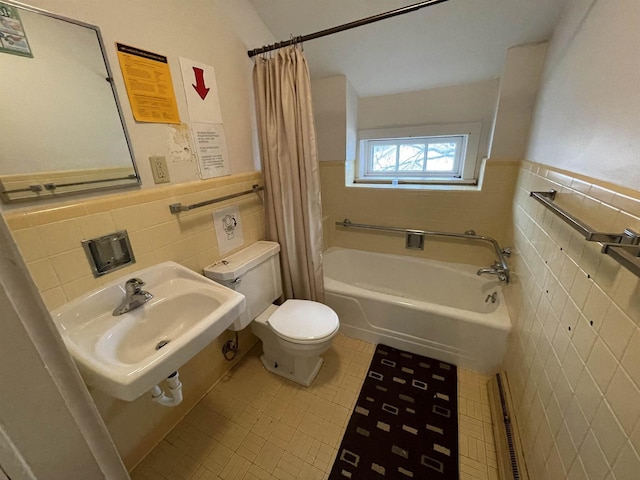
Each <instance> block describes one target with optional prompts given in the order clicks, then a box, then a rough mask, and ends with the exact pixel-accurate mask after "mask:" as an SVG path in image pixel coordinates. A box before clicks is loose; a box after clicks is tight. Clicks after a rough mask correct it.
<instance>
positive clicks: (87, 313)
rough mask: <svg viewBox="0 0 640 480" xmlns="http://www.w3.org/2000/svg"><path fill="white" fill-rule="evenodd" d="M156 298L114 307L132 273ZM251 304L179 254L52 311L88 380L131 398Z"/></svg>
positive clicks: (185, 357) (160, 378) (119, 395)
mask: <svg viewBox="0 0 640 480" xmlns="http://www.w3.org/2000/svg"><path fill="white" fill-rule="evenodd" d="M134 277H135V278H139V279H141V280H142V281H144V282H145V285H144V287H143V289H144V290H146V291H148V292H150V293H152V294H153V299H151V300H150V301H148V302H147V303H145V304H144V305H142V306H141V307H139V308H136V309H135V310H131V311H130V312H128V313H125V314H123V315H119V316H114V315H113V314H112V312H113V310H114V308H116V307H117V306H118V305H120V303H121V302H122V300H123V299H124V297H125V290H124V284H125V282H126V281H127V280H128V279H130V278H134ZM244 309H245V300H244V296H243V295H241V294H239V293H238V292H235V291H234V290H231V289H230V288H227V287H224V286H222V285H220V284H218V283H215V282H213V281H212V280H209V279H208V278H206V277H204V276H202V275H198V274H197V273H195V272H194V271H192V270H189V269H188V268H186V267H183V266H182V265H179V264H177V263H175V262H164V263H160V264H158V265H155V266H153V267H149V268H145V269H143V270H139V271H137V272H133V273H130V274H129V275H127V276H125V277H121V278H119V279H118V280H114V281H113V282H111V283H108V284H106V285H104V286H103V287H101V288H99V289H97V290H94V291H92V292H89V293H87V294H85V295H84V296H82V297H80V298H78V299H76V300H73V301H71V302H69V303H67V304H66V305H63V306H62V307H60V308H58V309H56V310H54V311H53V312H51V316H52V318H53V321H54V322H55V324H56V325H57V327H58V329H59V330H60V333H61V334H62V338H63V339H64V342H65V344H66V346H67V349H68V350H69V352H70V353H71V355H72V356H73V358H74V360H75V361H76V364H77V365H78V368H79V370H80V372H81V373H82V376H83V377H84V379H85V382H86V383H87V384H88V385H91V386H93V387H95V388H97V389H99V390H102V391H103V392H105V393H107V394H109V395H111V396H113V397H116V398H119V399H122V400H127V401H132V400H135V399H136V398H138V397H139V396H141V395H142V394H144V393H145V392H147V391H149V390H150V389H151V388H152V387H153V386H154V385H157V384H158V383H160V382H161V381H162V380H164V379H165V378H166V377H167V376H169V375H170V374H171V373H173V372H174V371H176V370H178V369H179V368H180V367H181V366H182V365H184V364H185V363H186V362H188V361H189V360H190V359H191V358H192V357H193V356H194V355H196V354H197V353H198V352H199V351H200V350H202V349H203V348H204V347H205V346H206V345H208V344H209V343H210V342H211V341H212V340H213V339H215V338H216V337H218V336H219V335H220V334H221V333H222V332H224V331H225V330H226V329H227V328H228V327H229V326H230V325H231V324H232V323H233V322H234V321H235V320H236V318H238V316H239V315H240V314H241V313H242V312H243V311H244Z"/></svg>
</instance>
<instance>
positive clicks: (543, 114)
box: [527, 0, 640, 190]
mask: <svg viewBox="0 0 640 480" xmlns="http://www.w3.org/2000/svg"><path fill="white" fill-rule="evenodd" d="M638 19H640V2H638V1H637V0H617V1H602V0H574V1H573V2H572V3H571V6H570V9H569V10H568V12H567V15H565V17H564V19H563V22H562V23H561V24H560V25H559V27H558V29H557V30H556V33H555V34H554V41H553V43H552V45H551V47H550V49H549V60H548V61H547V64H546V66H545V71H544V74H543V77H542V83H541V87H540V95H539V100H538V106H537V109H536V112H535V116H534V120H533V124H532V132H531V138H530V141H529V147H528V151H527V159H528V160H532V161H535V162H540V163H544V164H548V165H552V166H555V167H558V168H561V169H565V170H570V171H572V172H576V173H580V174H584V175H588V176H591V177H594V178H598V179H601V180H605V181H609V182H612V183H614V184H617V185H621V186H624V187H629V188H633V189H635V190H638V189H640V169H639V168H638V152H640V135H638V132H639V131H640V96H639V94H638V92H639V90H638V86H639V85H640V63H639V62H638V61H637V58H638V46H639V45H640V29H639V28H638Z"/></svg>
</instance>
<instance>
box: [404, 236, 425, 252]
mask: <svg viewBox="0 0 640 480" xmlns="http://www.w3.org/2000/svg"><path fill="white" fill-rule="evenodd" d="M404 248H408V249H409V250H424V235H423V234H421V233H417V232H407V234H406V243H405V245H404Z"/></svg>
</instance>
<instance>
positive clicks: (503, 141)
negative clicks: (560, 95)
mask: <svg viewBox="0 0 640 480" xmlns="http://www.w3.org/2000/svg"><path fill="white" fill-rule="evenodd" d="M546 51H547V42H544V43H536V44H531V45H521V46H518V47H513V48H510V49H509V50H507V55H506V59H505V62H504V72H503V74H502V76H501V77H500V94H499V96H498V105H497V107H496V118H495V123H494V127H493V128H494V133H493V135H492V138H491V140H490V143H491V145H490V147H489V150H490V153H489V156H490V157H491V158H492V159H501V158H502V159H520V158H522V157H523V155H524V152H525V150H526V145H527V140H528V138H529V126H530V123H531V116H532V113H533V110H534V108H535V103H536V96H537V93H538V85H539V83H540V75H541V73H542V68H543V66H544V59H545V54H546Z"/></svg>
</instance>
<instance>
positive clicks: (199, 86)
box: [191, 67, 210, 100]
mask: <svg viewBox="0 0 640 480" xmlns="http://www.w3.org/2000/svg"><path fill="white" fill-rule="evenodd" d="M193 73H194V75H195V76H196V84H195V85H193V84H192V85H191V86H192V87H193V88H194V89H195V90H196V92H198V95H200V98H201V99H202V100H204V99H205V97H206V96H207V94H208V93H209V90H210V89H209V88H207V87H206V85H205V84H204V70H203V69H201V68H198V67H193Z"/></svg>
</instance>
